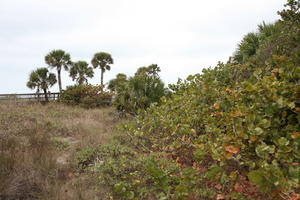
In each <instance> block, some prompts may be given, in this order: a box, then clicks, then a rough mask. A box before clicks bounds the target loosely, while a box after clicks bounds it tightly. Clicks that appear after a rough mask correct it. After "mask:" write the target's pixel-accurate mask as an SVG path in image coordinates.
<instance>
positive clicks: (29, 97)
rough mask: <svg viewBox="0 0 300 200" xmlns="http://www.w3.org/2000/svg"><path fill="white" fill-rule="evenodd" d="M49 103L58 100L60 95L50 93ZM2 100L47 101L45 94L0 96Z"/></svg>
mask: <svg viewBox="0 0 300 200" xmlns="http://www.w3.org/2000/svg"><path fill="white" fill-rule="evenodd" d="M47 96H48V99H49V101H52V100H58V99H59V93H58V92H55V93H48V94H47ZM1 100H21V101H45V94H44V93H24V94H0V101H1Z"/></svg>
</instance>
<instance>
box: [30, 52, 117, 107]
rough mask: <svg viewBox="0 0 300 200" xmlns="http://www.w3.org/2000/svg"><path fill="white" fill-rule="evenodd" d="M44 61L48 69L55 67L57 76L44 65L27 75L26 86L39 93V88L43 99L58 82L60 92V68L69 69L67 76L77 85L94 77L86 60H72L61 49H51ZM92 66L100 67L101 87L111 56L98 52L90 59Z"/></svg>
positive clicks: (108, 68) (110, 62) (86, 82)
mask: <svg viewBox="0 0 300 200" xmlns="http://www.w3.org/2000/svg"><path fill="white" fill-rule="evenodd" d="M45 63H46V64H47V65H48V68H50V69H56V71H57V77H56V75H55V74H53V73H50V72H49V71H48V69H47V68H46V67H41V68H37V69H36V70H34V71H32V72H31V73H30V75H29V81H28V82H27V87H29V88H30V89H36V92H37V93H39V92H40V91H41V90H42V91H43V92H44V94H45V100H46V101H48V98H47V93H48V90H49V88H50V87H52V86H53V85H55V84H56V83H57V82H58V86H59V92H60V93H61V94H62V92H63V89H62V88H63V87H62V81H61V71H62V69H64V70H66V71H69V76H70V77H71V78H72V80H73V81H76V83H77V84H78V85H82V84H88V78H93V77H94V71H93V68H92V67H91V66H89V64H88V63H87V62H86V61H81V60H80V61H77V62H73V61H72V60H71V56H70V54H69V53H66V52H65V51H63V50H53V51H51V52H50V53H49V54H47V55H46V56H45ZM91 63H92V66H93V67H94V68H100V70H101V82H100V85H101V87H102V88H103V87H104V84H103V74H104V72H105V71H106V70H108V71H109V70H110V68H111V67H110V64H113V58H112V56H111V55H110V54H109V53H106V52H98V53H96V54H95V55H94V57H93V58H92V60H91Z"/></svg>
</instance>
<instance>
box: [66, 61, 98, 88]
mask: <svg viewBox="0 0 300 200" xmlns="http://www.w3.org/2000/svg"><path fill="white" fill-rule="evenodd" d="M70 77H72V79H73V81H74V80H76V82H77V83H78V85H81V84H83V83H84V82H85V83H88V81H87V79H88V78H93V77H94V71H93V68H92V67H89V64H88V63H87V62H85V61H78V62H76V63H74V64H73V65H72V67H71V68H70Z"/></svg>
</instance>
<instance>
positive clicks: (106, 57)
mask: <svg viewBox="0 0 300 200" xmlns="http://www.w3.org/2000/svg"><path fill="white" fill-rule="evenodd" d="M113 63H114V61H113V59H112V57H111V55H110V54H109V53H105V52H99V53H96V54H95V55H94V57H93V59H92V65H93V67H94V68H97V67H99V68H100V70H101V86H102V88H103V87H104V85H103V74H104V72H105V71H106V70H108V71H109V70H110V64H113Z"/></svg>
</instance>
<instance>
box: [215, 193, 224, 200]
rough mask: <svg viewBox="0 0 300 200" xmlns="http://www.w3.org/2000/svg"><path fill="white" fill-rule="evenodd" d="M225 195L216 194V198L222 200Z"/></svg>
mask: <svg viewBox="0 0 300 200" xmlns="http://www.w3.org/2000/svg"><path fill="white" fill-rule="evenodd" d="M224 199H225V195H224V194H218V195H217V198H216V200H224Z"/></svg>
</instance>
